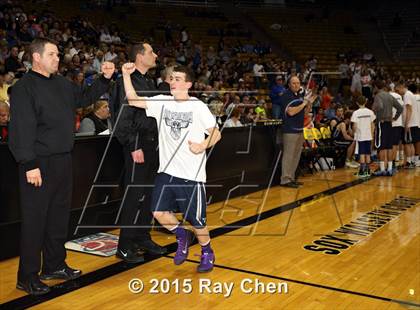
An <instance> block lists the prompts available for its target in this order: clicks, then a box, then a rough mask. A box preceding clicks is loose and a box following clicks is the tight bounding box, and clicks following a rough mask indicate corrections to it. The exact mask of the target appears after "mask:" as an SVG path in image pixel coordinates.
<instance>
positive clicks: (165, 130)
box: [146, 95, 217, 182]
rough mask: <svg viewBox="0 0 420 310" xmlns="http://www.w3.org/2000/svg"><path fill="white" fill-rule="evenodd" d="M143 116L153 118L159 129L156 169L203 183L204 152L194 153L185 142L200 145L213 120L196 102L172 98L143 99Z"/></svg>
mask: <svg viewBox="0 0 420 310" xmlns="http://www.w3.org/2000/svg"><path fill="white" fill-rule="evenodd" d="M146 104H147V109H146V114H147V116H149V117H154V118H155V119H156V121H157V124H158V130H159V161H160V164H159V170H158V172H159V173H160V172H164V173H166V174H169V175H171V176H174V177H178V178H182V179H187V180H192V181H197V182H206V152H203V153H201V154H194V153H192V152H191V151H190V149H189V144H188V141H191V142H196V143H199V142H202V141H203V140H204V139H205V133H207V129H209V128H215V127H216V128H217V124H216V119H215V118H214V116H213V115H212V114H211V112H210V110H209V108H208V107H207V106H206V105H205V104H204V103H203V102H202V101H200V100H199V99H197V98H195V97H190V99H189V100H188V101H183V102H177V101H175V99H174V97H173V96H166V95H158V96H154V97H150V98H147V103H146Z"/></svg>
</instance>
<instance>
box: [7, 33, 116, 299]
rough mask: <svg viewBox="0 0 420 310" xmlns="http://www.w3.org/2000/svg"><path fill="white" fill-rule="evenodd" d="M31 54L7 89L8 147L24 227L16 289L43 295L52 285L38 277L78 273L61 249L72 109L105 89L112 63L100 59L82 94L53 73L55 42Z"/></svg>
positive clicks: (37, 45) (38, 44)
mask: <svg viewBox="0 0 420 310" xmlns="http://www.w3.org/2000/svg"><path fill="white" fill-rule="evenodd" d="M30 55H31V58H32V70H31V71H29V72H28V73H27V74H25V75H24V76H23V77H22V78H21V79H20V80H19V81H18V82H17V83H16V84H15V86H14V87H13V90H12V94H11V99H10V101H11V103H10V106H11V113H10V133H9V148H10V150H11V152H12V153H13V155H14V157H15V159H16V161H17V162H18V163H19V189H20V204H21V216H22V230H21V242H20V262H19V271H18V284H17V288H18V289H22V290H25V291H26V292H28V293H29V294H33V295H41V294H45V293H47V292H49V290H50V288H49V287H48V286H47V285H45V284H44V283H43V282H41V281H40V279H41V280H50V279H65V280H68V279H74V278H77V277H78V276H80V275H81V271H80V270H75V269H72V268H70V267H68V266H67V264H66V263H65V258H66V250H65V248H64V243H65V241H66V238H67V227H68V221H69V214H70V204H71V196H72V183H73V179H72V162H71V153H70V152H71V150H72V149H73V137H74V116H75V108H77V107H80V106H82V107H83V106H87V105H89V104H91V103H93V102H94V101H96V100H97V99H99V97H100V96H101V95H102V94H103V93H105V92H106V91H107V89H108V85H109V79H110V78H111V76H112V74H113V72H114V64H112V63H109V62H106V63H104V64H103V65H102V71H103V73H104V75H103V76H102V77H100V78H99V79H98V80H97V81H95V83H94V84H93V85H92V86H91V87H90V88H89V89H87V90H86V92H85V93H82V92H81V90H80V89H79V88H78V87H77V86H76V85H75V84H73V83H71V82H69V81H68V80H67V79H66V78H64V77H63V76H59V75H56V74H55V73H56V72H57V70H58V64H59V57H58V49H57V45H56V44H55V42H54V41H51V40H49V39H41V38H40V39H35V40H34V41H33V42H32V43H31V45H30ZM41 252H42V272H41V275H40V276H39V275H38V273H39V271H40V267H41Z"/></svg>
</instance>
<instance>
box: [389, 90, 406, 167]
mask: <svg viewBox="0 0 420 310" xmlns="http://www.w3.org/2000/svg"><path fill="white" fill-rule="evenodd" d="M389 94H390V95H391V96H392V97H394V98H395V99H397V101H398V103H399V104H400V105H401V106H402V107H403V108H404V101H403V99H402V97H401V95H399V94H397V93H396V92H394V91H393V90H390V91H389ZM396 113H397V110H396V109H395V108H392V117H395V114H396ZM392 132H393V134H392V140H393V143H392V160H393V161H394V165H393V166H394V172H395V171H396V160H397V154H398V151H399V148H400V144H401V142H402V140H403V137H404V127H403V122H402V114H401V115H400V117H398V119H396V120H395V121H393V122H392ZM401 158H402V156H401Z"/></svg>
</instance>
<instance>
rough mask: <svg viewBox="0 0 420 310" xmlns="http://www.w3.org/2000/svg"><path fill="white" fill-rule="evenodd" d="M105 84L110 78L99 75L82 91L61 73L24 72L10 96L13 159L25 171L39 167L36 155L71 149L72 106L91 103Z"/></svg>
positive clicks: (73, 112) (46, 154) (73, 114)
mask: <svg viewBox="0 0 420 310" xmlns="http://www.w3.org/2000/svg"><path fill="white" fill-rule="evenodd" d="M108 86H109V80H107V79H106V78H104V77H100V78H99V79H97V80H96V81H95V82H94V83H93V85H92V86H91V87H89V88H88V89H86V91H85V92H82V91H81V90H80V88H78V87H77V85H76V84H74V83H72V82H70V81H69V80H67V79H66V78H65V77H63V76H60V75H51V76H50V77H49V78H48V77H45V76H44V75H41V74H39V73H37V72H34V71H29V72H28V73H27V74H25V75H24V76H23V77H22V78H21V79H20V80H19V81H18V82H16V84H15V85H14V86H13V90H12V93H11V97H10V124H9V148H10V150H11V152H12V153H13V156H14V157H15V159H16V161H17V162H19V163H20V164H23V165H24V166H25V170H26V171H28V170H32V169H35V168H38V167H39V166H38V161H37V158H38V157H39V156H50V155H54V154H62V153H68V152H70V151H71V150H72V149H73V143H74V117H75V109H76V108H78V107H84V106H88V105H90V104H92V103H94V102H95V101H96V100H98V99H99V98H100V96H101V95H102V94H104V93H105V92H106V91H107V90H108Z"/></svg>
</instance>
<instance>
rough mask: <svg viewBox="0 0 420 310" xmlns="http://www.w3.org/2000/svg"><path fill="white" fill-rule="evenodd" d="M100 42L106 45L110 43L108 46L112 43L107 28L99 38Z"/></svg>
mask: <svg viewBox="0 0 420 310" xmlns="http://www.w3.org/2000/svg"><path fill="white" fill-rule="evenodd" d="M99 41H100V42H104V43H108V44H110V43H112V37H111V35H110V34H109V31H108V28H107V27H104V28H103V29H102V30H101V36H100V37H99Z"/></svg>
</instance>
